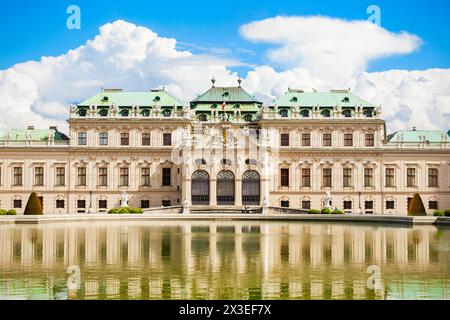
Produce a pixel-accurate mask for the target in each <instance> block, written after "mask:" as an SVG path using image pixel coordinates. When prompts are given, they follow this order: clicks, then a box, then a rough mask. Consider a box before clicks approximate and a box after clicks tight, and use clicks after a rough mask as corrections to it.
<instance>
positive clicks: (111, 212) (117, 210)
mask: <svg viewBox="0 0 450 320" xmlns="http://www.w3.org/2000/svg"><path fill="white" fill-rule="evenodd" d="M108 213H109V214H117V213H119V209H110V210H109V211H108Z"/></svg>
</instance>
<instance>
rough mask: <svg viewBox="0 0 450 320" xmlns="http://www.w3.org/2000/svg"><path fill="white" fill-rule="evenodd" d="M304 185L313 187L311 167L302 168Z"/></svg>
mask: <svg viewBox="0 0 450 320" xmlns="http://www.w3.org/2000/svg"><path fill="white" fill-rule="evenodd" d="M302 187H305V188H309V187H311V169H309V168H305V169H302Z"/></svg>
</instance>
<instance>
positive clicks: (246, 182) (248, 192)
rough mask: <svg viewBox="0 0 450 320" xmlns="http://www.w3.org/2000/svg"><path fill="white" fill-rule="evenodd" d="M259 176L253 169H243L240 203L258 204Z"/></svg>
mask: <svg viewBox="0 0 450 320" xmlns="http://www.w3.org/2000/svg"><path fill="white" fill-rule="evenodd" d="M260 186H261V184H260V178H259V173H258V172H256V171H254V170H248V171H245V172H244V174H243V175H242V204H243V205H259V202H260V188H261V187H260Z"/></svg>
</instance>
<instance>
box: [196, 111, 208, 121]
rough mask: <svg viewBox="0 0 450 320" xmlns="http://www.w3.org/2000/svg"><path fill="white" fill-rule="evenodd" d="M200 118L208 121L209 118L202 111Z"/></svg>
mask: <svg viewBox="0 0 450 320" xmlns="http://www.w3.org/2000/svg"><path fill="white" fill-rule="evenodd" d="M198 120H199V121H207V120H208V118H207V116H206V114H204V113H202V114H200V115H199V116H198Z"/></svg>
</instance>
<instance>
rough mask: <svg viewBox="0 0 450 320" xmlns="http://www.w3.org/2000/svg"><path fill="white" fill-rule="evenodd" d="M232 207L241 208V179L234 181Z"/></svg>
mask: <svg viewBox="0 0 450 320" xmlns="http://www.w3.org/2000/svg"><path fill="white" fill-rule="evenodd" d="M234 183H235V189H234V205H235V206H236V207H242V179H235V182H234Z"/></svg>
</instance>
